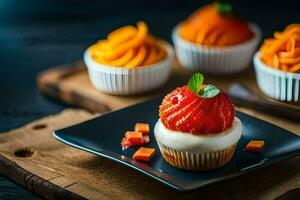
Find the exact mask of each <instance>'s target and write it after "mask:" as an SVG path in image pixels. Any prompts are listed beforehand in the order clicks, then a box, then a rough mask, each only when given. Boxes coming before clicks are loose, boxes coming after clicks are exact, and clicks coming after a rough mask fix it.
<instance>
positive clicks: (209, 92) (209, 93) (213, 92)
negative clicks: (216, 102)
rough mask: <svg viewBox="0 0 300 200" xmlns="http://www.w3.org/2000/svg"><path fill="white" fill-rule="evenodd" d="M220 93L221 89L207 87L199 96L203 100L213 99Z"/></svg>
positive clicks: (211, 86) (212, 86)
mask: <svg viewBox="0 0 300 200" xmlns="http://www.w3.org/2000/svg"><path fill="white" fill-rule="evenodd" d="M219 93H220V89H219V88H217V87H216V86H214V85H206V86H205V88H204V89H203V90H202V91H201V92H200V94H199V96H200V97H202V98H212V97H215V96H217V95H218V94H219Z"/></svg>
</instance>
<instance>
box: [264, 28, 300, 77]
mask: <svg viewBox="0 0 300 200" xmlns="http://www.w3.org/2000/svg"><path fill="white" fill-rule="evenodd" d="M260 58H261V60H262V61H263V62H264V63H265V64H267V65H268V66H270V67H272V68H275V69H279V70H282V71H287V72H293V73H300V24H291V25H289V26H287V27H286V28H285V30H284V31H283V32H275V33H274V38H268V39H265V41H264V43H263V45H262V46H261V48H260Z"/></svg>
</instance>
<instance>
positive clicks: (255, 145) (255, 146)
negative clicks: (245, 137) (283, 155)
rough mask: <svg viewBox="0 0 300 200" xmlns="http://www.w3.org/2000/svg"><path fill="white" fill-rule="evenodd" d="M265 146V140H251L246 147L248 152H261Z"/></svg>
mask: <svg viewBox="0 0 300 200" xmlns="http://www.w3.org/2000/svg"><path fill="white" fill-rule="evenodd" d="M264 146H265V141H263V140H251V141H250V142H249V143H248V144H247V146H246V147H245V151H248V152H260V151H261V150H262V149H263V148H264Z"/></svg>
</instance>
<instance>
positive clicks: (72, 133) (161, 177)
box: [53, 98, 300, 191]
mask: <svg viewBox="0 0 300 200" xmlns="http://www.w3.org/2000/svg"><path fill="white" fill-rule="evenodd" d="M161 100H162V99H161V98H157V99H154V100H150V101H146V102H143V103H140V104H137V105H134V106H131V107H128V108H125V109H122V110H119V111H115V112H112V113H109V114H105V115H102V116H100V117H98V118H95V119H92V120H89V121H86V122H83V123H80V124H78V125H75V126H71V127H68V128H64V129H61V130H57V131H55V132H54V133H53V135H54V137H55V138H57V139H58V140H60V141H62V142H64V143H66V144H69V145H71V146H74V147H77V148H79V149H82V150H85V151H88V152H91V153H94V154H97V155H100V156H103V157H106V158H109V159H112V160H115V161H117V162H120V163H122V164H124V165H126V166H129V167H131V168H133V169H136V170H138V171H140V172H142V173H144V174H145V175H148V176H150V177H152V178H154V179H156V180H158V181H160V182H162V183H164V184H166V185H168V186H170V187H173V188H175V189H177V190H182V191H187V190H193V189H197V188H199V187H202V186H204V185H208V184H211V183H214V182H218V181H223V180H226V179H229V178H232V177H235V176H239V175H242V174H244V173H246V172H249V171H252V170H255V169H257V168H260V167H263V166H267V165H271V164H274V163H277V162H280V161H282V160H286V159H288V158H291V157H294V156H296V155H298V154H299V153H300V137H298V136H296V135H294V134H292V133H290V132H288V131H286V130H284V129H282V128H279V127H277V126H275V125H272V124H270V123H267V122H265V121H262V120H259V119H257V118H254V117H251V116H249V115H246V114H243V113H241V112H237V113H236V115H237V117H238V118H239V119H240V120H241V121H242V123H243V133H242V138H241V140H240V141H239V143H238V146H237V149H236V152H235V154H234V157H233V159H232V160H231V161H230V162H229V163H228V164H227V165H226V166H224V167H222V168H220V169H216V170H212V171H206V172H191V171H185V170H179V169H176V168H174V167H172V166H171V165H169V164H168V163H167V162H165V161H164V159H163V157H162V156H161V154H160V152H159V149H158V146H157V144H156V141H155V139H154V135H153V132H151V136H150V138H151V142H150V144H148V145H146V146H149V147H154V148H155V149H156V150H157V151H156V154H155V156H154V157H153V159H152V160H151V161H150V162H149V163H143V162H138V161H135V160H133V159H132V158H131V157H132V155H133V153H134V151H135V150H136V149H137V148H129V149H128V150H126V151H125V152H123V151H122V149H121V147H120V141H121V139H122V137H123V135H124V132H125V131H126V130H132V129H133V127H134V124H135V123H136V122H148V123H150V126H151V129H152V130H153V127H154V125H155V123H156V121H157V120H158V106H159V104H160V103H161ZM252 139H262V140H264V141H265V143H266V146H265V148H264V149H263V151H262V152H261V153H259V154H255V153H248V152H245V151H243V149H244V147H245V145H246V144H247V143H248V142H249V140H252Z"/></svg>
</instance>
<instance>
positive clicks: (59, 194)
mask: <svg viewBox="0 0 300 200" xmlns="http://www.w3.org/2000/svg"><path fill="white" fill-rule="evenodd" d="M0 174H1V175H3V176H5V177H7V178H8V179H10V180H12V181H13V182H15V183H17V184H18V185H20V186H22V187H24V188H25V189H26V190H29V191H30V192H32V193H34V194H36V195H38V196H40V197H42V198H46V199H75V200H82V199H86V198H84V197H82V196H79V195H78V194H75V193H73V192H71V191H69V190H67V189H64V188H61V187H59V186H57V185H54V184H53V183H51V182H50V181H48V180H45V179H43V178H42V177H40V176H37V175H35V174H32V173H30V172H29V171H27V170H25V169H23V168H22V167H20V166H19V165H18V164H17V163H16V162H14V161H11V160H9V159H8V158H6V157H5V156H3V155H2V154H0Z"/></svg>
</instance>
